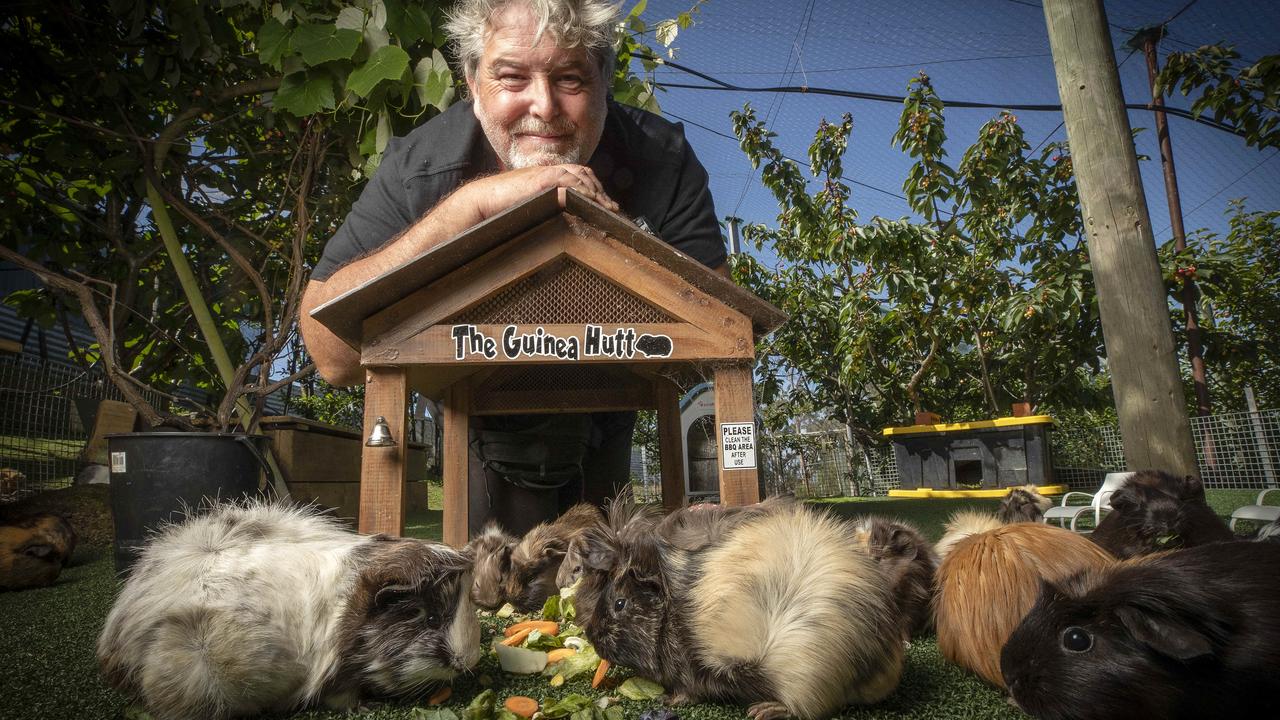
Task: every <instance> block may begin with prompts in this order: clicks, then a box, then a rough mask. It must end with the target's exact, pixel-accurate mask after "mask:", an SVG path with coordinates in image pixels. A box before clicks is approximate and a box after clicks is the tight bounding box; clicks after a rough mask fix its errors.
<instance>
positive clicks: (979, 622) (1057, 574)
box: [934, 523, 1116, 687]
mask: <svg viewBox="0 0 1280 720" xmlns="http://www.w3.org/2000/svg"><path fill="white" fill-rule="evenodd" d="M1115 562H1116V561H1115V558H1113V557H1111V556H1110V555H1108V554H1107V552H1106V551H1105V550H1103V549H1102V548H1100V547H1098V546H1097V545H1095V544H1093V543H1091V542H1089V541H1088V540H1087V539H1085V538H1084V537H1082V536H1080V535H1077V534H1075V533H1073V532H1071V531H1070V530H1063V529H1062V528H1059V527H1054V526H1051V525H1045V524H1042V523H1014V524H1013V525H1003V526H1001V527H998V528H996V529H994V530H988V531H987V532H983V533H978V534H976V535H972V536H970V537H967V538H965V539H964V540H961V541H960V542H959V543H957V544H956V546H955V547H954V548H952V550H951V552H950V553H949V554H948V555H947V557H946V558H944V559H943V561H942V564H941V565H939V566H938V573H937V576H936V577H937V579H936V583H937V593H936V596H935V598H934V623H935V626H936V628H937V631H938V650H939V651H940V652H941V653H942V656H943V657H944V658H946V659H947V660H950V661H951V662H953V663H956V664H957V665H959V666H961V667H964V668H968V669H969V670H972V671H973V672H975V673H977V674H978V675H980V676H981V677H982V678H983V679H984V680H986V681H987V682H990V683H991V684H993V685H996V686H998V687H1004V676H1003V675H1001V673H1000V649H1001V648H1002V647H1004V643H1005V641H1006V640H1007V639H1008V638H1009V634H1010V633H1012V632H1013V629H1014V628H1015V627H1017V626H1018V623H1020V622H1022V618H1023V616H1025V615H1026V614H1027V612H1028V611H1030V610H1031V607H1032V606H1033V605H1035V602H1036V597H1037V596H1038V595H1039V593H1040V581H1041V580H1042V579H1043V580H1049V581H1050V582H1055V581H1059V580H1062V579H1063V578H1066V577H1069V576H1071V575H1074V574H1076V573H1078V572H1082V571H1085V570H1100V569H1103V568H1107V567H1110V566H1111V565H1113V564H1115Z"/></svg>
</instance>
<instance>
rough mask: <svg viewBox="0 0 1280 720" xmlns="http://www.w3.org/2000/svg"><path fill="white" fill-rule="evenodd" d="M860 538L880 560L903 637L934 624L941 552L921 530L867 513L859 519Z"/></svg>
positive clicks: (872, 555) (908, 638)
mask: <svg viewBox="0 0 1280 720" xmlns="http://www.w3.org/2000/svg"><path fill="white" fill-rule="evenodd" d="M858 540H859V542H863V543H865V544H866V550H867V552H869V553H870V554H871V557H873V558H875V560H876V562H878V563H880V570H881V572H883V573H884V576H885V579H886V580H887V581H888V582H889V587H890V588H892V589H893V598H894V600H895V601H897V603H898V611H899V613H900V615H901V617H900V620H901V624H902V639H903V640H910V639H911V638H912V637H913V636H915V635H918V634H920V633H922V632H925V631H926V630H928V629H929V628H930V627H931V626H932V625H933V612H932V604H933V576H934V573H935V572H936V571H937V569H938V556H937V555H936V554H935V553H934V552H933V546H932V545H930V544H929V541H928V540H926V539H925V537H924V535H921V534H920V531H919V530H917V529H915V528H914V527H912V526H911V525H908V524H907V523H904V522H900V521H897V520H889V519H887V518H882V517H864V518H860V519H859V520H858Z"/></svg>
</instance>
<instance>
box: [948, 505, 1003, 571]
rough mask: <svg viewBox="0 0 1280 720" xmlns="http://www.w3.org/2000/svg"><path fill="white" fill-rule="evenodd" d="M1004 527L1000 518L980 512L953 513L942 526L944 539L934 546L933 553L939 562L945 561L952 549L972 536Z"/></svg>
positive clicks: (964, 511) (962, 511) (960, 511)
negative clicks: (936, 555)
mask: <svg viewBox="0 0 1280 720" xmlns="http://www.w3.org/2000/svg"><path fill="white" fill-rule="evenodd" d="M1003 525H1004V523H1002V522H1000V518H997V517H996V516H995V515H992V514H991V513H987V512H982V511H980V510H959V511H956V512H953V513H951V516H950V517H948V518H947V521H946V522H945V523H943V524H942V537H941V538H939V539H938V542H937V543H936V544H935V545H934V546H933V551H934V552H935V553H937V554H938V560H939V561H941V560H945V559H946V557H947V555H948V554H949V553H950V552H951V548H953V547H955V546H956V543H958V542H960V541H961V540H964V539H965V538H967V537H969V536H971V535H977V534H978V533H984V532H987V531H988V530H995V529H996V528H998V527H1002V526H1003Z"/></svg>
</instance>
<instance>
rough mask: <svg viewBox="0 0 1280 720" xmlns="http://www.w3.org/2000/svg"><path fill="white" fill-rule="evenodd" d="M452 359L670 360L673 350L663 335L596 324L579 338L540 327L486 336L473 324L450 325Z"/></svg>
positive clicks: (514, 328) (512, 327)
mask: <svg viewBox="0 0 1280 720" xmlns="http://www.w3.org/2000/svg"><path fill="white" fill-rule="evenodd" d="M450 337H452V339H453V357H454V359H455V360H466V359H468V358H469V357H474V359H476V360H498V359H501V360H519V359H521V358H532V357H552V358H556V359H558V360H575V361H576V360H581V359H582V358H601V357H603V358H613V359H615V360H630V359H632V358H634V357H635V356H636V354H637V353H639V354H640V355H642V356H644V357H646V358H665V357H671V351H672V349H673V348H674V347H675V345H674V343H673V342H672V341H671V338H670V337H669V336H667V335H649V334H647V333H646V334H643V335H638V334H637V333H636V329H635V328H634V327H617V328H614V329H613V330H608V331H606V330H605V328H604V327H602V326H600V325H586V326H584V327H583V329H582V333H581V334H580V335H575V334H568V335H556V334H554V333H551V332H547V329H546V328H544V327H541V326H539V327H535V328H533V329H532V330H529V329H528V326H525V327H524V328H521V327H520V326H518V325H508V326H506V327H505V328H504V329H503V331H502V333H501V335H499V336H490V335H487V334H485V332H484V330H482V329H481V328H480V327H478V326H476V325H454V326H453V327H452V329H451V330H450Z"/></svg>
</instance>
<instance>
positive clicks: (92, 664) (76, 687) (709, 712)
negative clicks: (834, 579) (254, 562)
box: [0, 488, 1257, 720]
mask: <svg viewBox="0 0 1280 720" xmlns="http://www.w3.org/2000/svg"><path fill="white" fill-rule="evenodd" d="M78 490H80V489H77V488H72V489H71V490H69V491H58V492H76V491H78ZM52 494H53V493H46V495H52ZM1256 495H1257V493H1256V491H1254V492H1249V491H1210V492H1209V501H1210V504H1211V505H1212V506H1213V507H1214V508H1215V510H1216V511H1217V512H1218V513H1219V514H1221V515H1224V516H1225V515H1228V514H1230V512H1231V510H1233V509H1234V508H1236V507H1238V506H1239V505H1243V504H1248V503H1251V502H1253V499H1254V498H1255V497H1256ZM822 505H823V506H826V507H829V508H830V509H831V510H832V511H834V512H837V513H840V514H842V515H849V516H853V515H863V514H876V515H884V516H889V517H897V518H900V519H903V520H907V521H909V522H912V523H913V524H915V525H916V526H917V527H919V528H920V529H921V530H922V531H923V532H924V533H925V534H926V535H927V536H929V537H931V538H933V539H936V538H937V537H939V536H940V535H941V530H942V528H941V524H942V522H943V521H944V520H945V519H946V517H947V515H949V514H950V513H951V512H953V511H954V510H957V509H960V508H965V507H974V508H978V509H991V508H994V506H995V505H996V501H995V500H950V499H929V500H915V499H890V498H876V499H849V498H845V499H841V500H836V501H826V502H823V503H822ZM432 507H439V495H438V492H437V493H435V494H433V497H432ZM440 525H441V523H440V511H439V510H428V511H427V512H425V513H418V514H414V515H412V516H410V517H409V518H408V519H407V522H406V534H408V535H413V536H416V537H427V538H439V537H440ZM116 589H117V580H116V577H115V573H114V571H113V567H112V559H111V552H110V548H109V547H103V546H101V545H98V546H92V545H86V544H82V546H81V547H80V548H79V549H78V550H77V552H76V555H75V558H74V561H73V562H72V564H71V566H70V567H68V568H67V569H66V570H65V571H64V572H63V573H62V575H61V577H59V578H58V582H57V583H56V584H54V585H53V586H51V587H48V588H39V589H34V590H27V591H23V592H5V593H0V718H14V719H15V720H16V719H19V718H21V719H23V720H26V719H30V720H45V719H48V720H53V719H62V718H81V719H90V718H118V717H121V716H122V715H123V713H124V712H125V710H126V709H127V708H128V707H129V702H128V699H127V698H125V697H123V696H121V695H119V694H118V693H116V692H115V691H114V690H112V689H110V688H109V687H107V686H106V685H105V684H104V683H103V682H102V680H101V679H100V678H99V676H98V672H97V663H96V660H95V658H94V643H95V641H96V638H97V634H98V631H99V630H100V629H101V626H102V622H103V620H104V619H105V617H106V614H107V611H108V610H109V609H110V605H111V602H112V600H113V599H114V596H115V592H116ZM484 624H485V636H484V639H483V640H484V645H485V646H486V647H487V646H488V644H489V640H490V634H491V633H492V631H493V622H492V621H489V620H486V621H485V623H484ZM813 672H822V668H813ZM610 675H611V676H616V677H618V678H622V677H625V676H626V671H625V670H624V669H614V670H612V671H611V673H610ZM486 682H487V683H490V684H491V686H492V687H494V688H495V690H496V691H497V693H498V696H499V698H505V697H506V696H508V695H529V696H531V697H534V698H536V699H539V700H541V699H543V698H561V697H564V696H565V695H567V694H569V693H580V694H584V695H588V696H593V697H595V696H597V695H600V694H601V693H597V692H596V691H593V690H591V688H590V687H589V684H588V682H587V681H586V680H585V679H575V680H570V681H569V682H567V683H565V684H564V685H563V686H562V687H560V688H551V687H550V686H548V685H547V682H546V679H545V678H541V677H537V676H535V677H524V676H516V675H507V674H504V673H502V672H501V671H500V670H499V669H498V668H497V664H496V660H495V659H494V658H493V657H492V656H486V657H485V658H484V660H483V661H482V662H481V665H480V667H479V668H477V670H476V672H475V673H473V674H471V675H469V676H465V677H462V678H459V679H458V680H457V681H456V682H455V683H454V692H453V696H452V698H451V699H450V701H449V703H448V705H447V707H449V708H450V709H451V710H453V711H454V712H455V713H457V714H458V715H459V716H460V715H461V713H462V709H463V708H464V707H465V706H466V704H467V703H468V702H469V701H470V700H471V699H472V698H473V697H474V696H475V695H476V694H478V693H479V692H480V691H481V690H482V689H483V687H484V686H485V683H486ZM653 705H655V703H654V702H635V701H625V702H623V703H622V707H623V709H624V712H625V713H626V716H627V718H628V720H634V719H635V718H637V717H638V716H639V714H640V712H641V711H643V710H644V709H646V708H648V707H652V706H653ZM416 706H417V705H415V703H414V702H412V701H399V702H392V703H381V704H371V705H370V706H369V707H367V708H365V709H363V710H362V712H360V713H359V714H358V715H359V717H362V718H381V719H384V720H413V716H414V712H413V711H414V708H415V707H416ZM676 710H677V712H678V713H679V715H680V717H681V718H682V720H729V719H730V718H742V717H745V713H744V711H743V709H742V708H739V707H733V706H725V705H716V704H699V705H695V706H686V707H680V708H677V709H676ZM294 717H296V718H307V719H310V720H319V719H322V718H323V719H325V720H337V719H338V718H346V717H351V715H349V714H346V713H334V712H319V711H311V712H305V713H299V714H297V715H295V716H294ZM838 717H840V718H903V719H905V718H919V719H920V720H924V719H926V718H927V719H930V720H956V719H960V718H1024V717H1026V716H1025V715H1023V714H1022V713H1021V712H1020V711H1018V710H1017V709H1015V708H1013V707H1011V706H1009V705H1008V703H1007V702H1006V700H1005V698H1004V695H1003V693H1001V692H1000V691H998V690H996V689H994V688H992V687H990V686H988V685H986V684H984V683H982V682H981V681H979V680H977V679H976V678H975V677H974V676H972V675H970V674H968V673H966V672H965V671H963V670H961V669H959V668H957V667H955V666H953V665H950V664H948V663H947V662H945V661H944V660H943V659H942V657H941V656H940V655H939V653H938V647H937V643H936V642H935V641H934V639H933V638H932V637H927V638H923V639H920V640H917V641H916V642H914V643H912V645H911V647H910V649H909V650H908V653H907V662H906V667H905V669H904V671H903V676H902V684H901V685H900V686H899V688H898V690H897V692H895V693H894V694H893V695H892V696H890V697H889V698H888V699H887V700H885V701H884V702H882V703H880V704H878V705H876V706H874V707H870V708H848V709H846V710H845V711H843V712H842V713H841V714H840V715H839V716H838Z"/></svg>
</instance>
